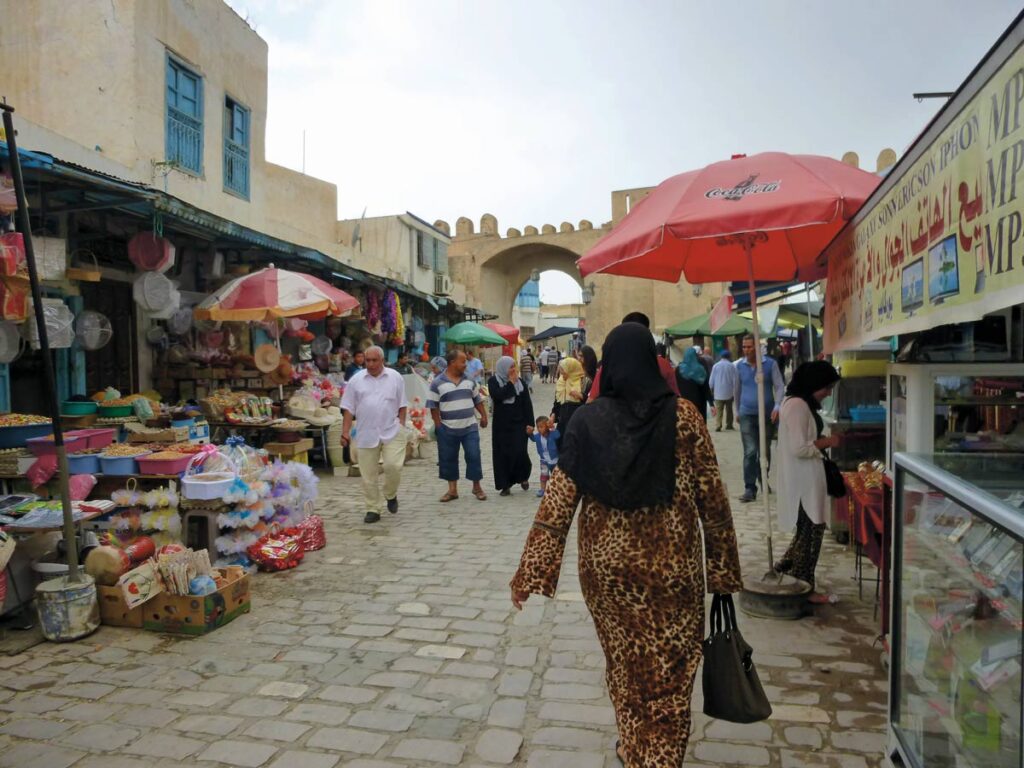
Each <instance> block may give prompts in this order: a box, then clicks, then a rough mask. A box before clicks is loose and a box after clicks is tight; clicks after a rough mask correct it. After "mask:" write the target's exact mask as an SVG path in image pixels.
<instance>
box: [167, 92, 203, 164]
mask: <svg viewBox="0 0 1024 768" xmlns="http://www.w3.org/2000/svg"><path fill="white" fill-rule="evenodd" d="M167 160H168V162H172V163H177V164H178V166H180V167H181V168H183V169H185V170H187V171H191V172H192V173H197V174H201V173H202V172H203V123H202V121H201V120H197V119H196V118H194V117H192V116H191V115H187V114H185V113H184V112H182V111H181V110H178V109H175V108H174V107H172V106H169V105H168V107H167Z"/></svg>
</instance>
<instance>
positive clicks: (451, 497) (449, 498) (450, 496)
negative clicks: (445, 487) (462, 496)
mask: <svg viewBox="0 0 1024 768" xmlns="http://www.w3.org/2000/svg"><path fill="white" fill-rule="evenodd" d="M457 498H459V494H457V493H452V492H451V491H448V492H447V493H445V495H444V496H442V497H441V502H442V503H446V502H449V501H455V500H456V499H457Z"/></svg>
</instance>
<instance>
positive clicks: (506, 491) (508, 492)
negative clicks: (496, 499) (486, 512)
mask: <svg viewBox="0 0 1024 768" xmlns="http://www.w3.org/2000/svg"><path fill="white" fill-rule="evenodd" d="M498 495H499V496H511V495H512V491H511V490H510V489H508V488H502V489H501V493H499V494H498Z"/></svg>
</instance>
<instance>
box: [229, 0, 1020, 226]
mask: <svg viewBox="0 0 1024 768" xmlns="http://www.w3.org/2000/svg"><path fill="white" fill-rule="evenodd" d="M228 2H229V4H230V5H231V6H232V7H233V8H235V10H236V11H238V13H239V14H240V15H241V16H242V17H244V18H246V19H247V20H248V21H249V23H250V24H252V26H253V27H254V28H255V29H256V31H257V32H258V33H259V34H260V35H261V36H262V37H263V38H264V39H265V40H266V41H267V43H268V44H269V46H270V86H269V87H270V94H269V116H268V125H267V156H268V159H269V160H271V161H272V162H276V163H280V164H282V165H285V166H288V167H290V168H295V169H301V168H302V133H303V130H305V131H306V172H307V173H309V174H311V175H314V176H318V177H320V178H323V179H326V180H328V181H331V182H334V183H336V184H337V185H338V208H339V210H338V213H339V216H340V217H341V218H355V217H358V216H359V215H360V214H361V213H362V212H363V209H364V208H365V209H366V212H367V215H368V216H373V215H383V214H390V213H400V212H402V211H406V210H408V211H411V212H413V213H415V214H417V215H418V216H420V217H422V218H424V219H427V220H428V221H434V220H435V219H439V218H440V219H446V220H447V221H448V222H450V223H451V224H453V225H454V222H455V219H457V218H458V217H459V216H469V217H470V218H472V219H473V220H474V222H477V226H479V220H480V216H481V215H482V214H484V213H493V214H494V215H495V216H497V218H498V224H499V227H500V231H501V232H504V231H505V229H507V228H508V227H517V228H519V229H522V228H523V227H524V226H526V225H529V224H532V225H534V226H537V227H540V226H541V225H542V224H545V223H551V224H555V225H556V226H557V225H558V224H559V223H560V222H562V221H571V222H573V223H576V222H578V221H579V220H580V219H590V220H592V221H593V222H594V223H595V224H597V225H599V224H601V223H602V222H604V221H607V220H608V219H610V218H611V209H610V199H609V193H610V192H611V191H612V190H614V189H626V188H630V187H638V186H648V185H653V184H657V183H658V182H660V181H661V180H662V179H664V178H665V177H667V176H671V175H672V174H675V173H679V172H681V171H685V170H689V169H692V168H695V167H700V166H702V165H705V164H707V163H709V162H713V161H715V160H721V159H725V158H727V157H729V155H731V154H732V153H736V152H745V153H747V154H753V153H755V152H760V151H764V150H782V151H787V152H799V153H816V154H823V155H830V156H833V157H839V156H841V155H842V154H843V153H844V152H846V151H849V150H853V151H855V152H857V153H858V154H859V155H860V157H861V164H862V167H866V168H868V169H869V170H874V167H875V158H876V157H877V155H878V152H879V151H880V150H881V149H883V148H885V147H892V148H893V149H895V150H896V151H897V153H898V154H899V153H901V152H902V151H903V150H904V149H905V148H906V147H907V146H908V145H909V144H910V142H911V141H912V140H913V139H914V137H915V136H916V135H917V134H918V133H919V132H920V130H921V129H922V128H923V127H924V125H925V124H926V123H927V122H928V120H929V119H930V118H931V117H932V116H933V115H934V113H935V112H936V110H937V109H938V108H939V107H940V106H941V104H940V102H939V101H925V102H922V103H918V102H917V101H915V100H914V99H912V98H911V93H913V92H916V91H945V90H954V89H955V88H956V87H957V86H959V85H960V83H961V82H962V81H963V80H964V78H965V77H966V76H967V74H968V73H969V72H970V71H971V69H972V68H973V67H974V65H975V64H976V63H977V62H978V60H979V59H980V58H981V57H982V56H983V55H984V53H985V52H986V51H987V50H988V49H989V48H990V47H991V46H992V44H993V43H994V42H995V41H996V39H997V38H998V36H999V35H1000V34H1001V33H1002V32H1003V30H1004V29H1005V28H1006V27H1007V26H1008V25H1009V24H1010V22H1011V21H1012V20H1013V19H1014V16H1015V15H1016V13H1017V12H1018V11H1019V9H1020V2H1019V0H971V2H964V1H963V0H956V1H953V0H940V1H938V2H936V0H930V1H928V2H926V1H925V0H899V1H898V2H892V0H886V1H883V0H861V1H860V2H855V3H835V2H829V1H827V0H808V1H807V2H797V1H796V0H773V1H772V2H768V1H767V0H765V1H764V2H749V1H745V2H735V1H727V0H717V1H714V2H711V1H709V2H690V1H686V0H677V1H676V2H669V1H667V0H634V2H625V0H619V1H618V2H612V1H610V0H586V2H584V1H583V0H560V1H557V2H552V0H517V1H516V2H507V1H505V2H498V1H496V0H463V2H457V1H455V0H415V1H414V0H405V1H404V2H393V1H392V0H228Z"/></svg>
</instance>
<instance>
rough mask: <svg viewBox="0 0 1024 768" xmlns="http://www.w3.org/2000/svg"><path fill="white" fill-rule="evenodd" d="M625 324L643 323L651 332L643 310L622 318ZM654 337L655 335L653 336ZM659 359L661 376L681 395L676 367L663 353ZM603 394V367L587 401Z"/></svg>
mask: <svg viewBox="0 0 1024 768" xmlns="http://www.w3.org/2000/svg"><path fill="white" fill-rule="evenodd" d="M622 322H623V324H625V323H637V324H639V325H642V326H643V327H644V328H646V329H647V330H648V332H650V329H651V318H649V317H648V316H647V315H645V314H644V313H643V312H630V313H629V314H628V315H626V316H625V317H624V318H622ZM652 338H653V337H652ZM657 359H658V370H659V371H660V372H661V378H663V379H664V380H665V383H666V384H667V385H668V388H669V389H670V390H671V391H672V394H674V395H675V396H676V397H679V384H678V383H677V382H676V369H675V367H674V366H673V365H672V363H670V362H669V361H668V360H667V359H666V358H664V357H662V356H661V355H657ZM600 394H601V368H600V366H599V367H598V369H597V375H595V376H594V381H593V383H592V384H591V387H590V394H589V395H588V396H587V402H588V403H592V402H594V400H596V399H597V398H598V397H599V396H600Z"/></svg>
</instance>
